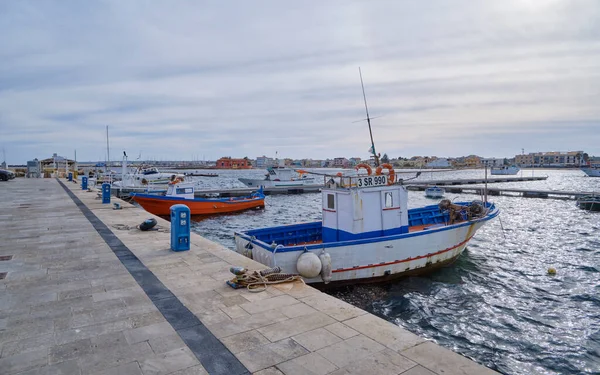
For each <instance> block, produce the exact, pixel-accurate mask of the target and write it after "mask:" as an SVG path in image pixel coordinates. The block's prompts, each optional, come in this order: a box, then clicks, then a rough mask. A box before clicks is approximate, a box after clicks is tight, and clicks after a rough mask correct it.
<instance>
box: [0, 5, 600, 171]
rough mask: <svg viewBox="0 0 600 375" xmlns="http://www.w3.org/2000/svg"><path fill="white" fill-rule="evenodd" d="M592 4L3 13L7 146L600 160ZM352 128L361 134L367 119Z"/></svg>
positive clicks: (65, 151)
mask: <svg viewBox="0 0 600 375" xmlns="http://www.w3.org/2000/svg"><path fill="white" fill-rule="evenodd" d="M599 20H600V1H596V0H589V1H585V0H573V1H560V0H503V1H471V0H464V1H460V0H455V1H399V0H391V1H349V0H340V1H294V2H291V1H197V0H189V1H184V0H181V1H180V0H173V1H150V0H145V1H142V0H139V1H138V0H127V1H122V0H114V1H100V0H97V1H79V0H56V1H51V0H35V1H34V0H19V1H17V0H14V1H12V0H7V1H0V147H2V148H4V149H5V151H6V157H7V162H8V163H9V164H13V163H23V162H24V161H26V160H28V159H32V158H34V157H38V158H45V157H49V156H50V155H51V154H52V153H53V152H56V153H58V154H59V155H64V156H68V157H72V156H73V155H74V150H75V149H76V150H77V159H78V160H104V158H105V155H106V136H105V131H106V126H107V125H108V126H109V132H110V144H111V147H110V148H111V151H110V152H111V159H118V158H119V155H120V154H121V153H122V151H123V150H126V151H127V153H128V154H129V155H130V157H131V156H132V157H131V159H135V158H137V157H138V156H139V155H140V154H141V155H142V158H143V159H158V160H160V159H200V160H201V159H207V160H208V159H212V160H214V159H216V158H219V157H221V156H226V155H229V156H233V157H244V156H249V157H251V158H254V157H256V156H260V155H263V154H264V155H270V156H274V155H275V151H278V154H279V156H280V157H291V158H328V157H329V158H333V157H337V156H346V157H351V156H358V157H363V158H366V157H368V152H367V150H368V149H369V145H370V144H369V143H370V142H369V134H368V129H367V126H366V123H364V122H360V121H359V120H361V119H364V118H365V113H364V104H363V101H362V100H363V99H362V93H361V88H360V79H359V75H358V67H359V66H360V67H361V69H362V72H363V78H364V81H365V88H366V94H367V100H368V104H369V110H370V113H371V116H373V117H376V116H381V117H379V118H376V119H374V120H373V134H374V137H375V143H376V146H377V149H378V151H379V152H381V153H388V154H389V155H390V156H391V157H397V156H412V155H438V156H460V155H468V154H478V155H481V156H486V157H504V156H514V155H515V154H517V153H520V152H521V148H524V149H525V152H533V151H552V150H557V151H558V150H560V151H568V150H584V151H586V152H588V153H590V154H592V155H600V21H599ZM357 121H358V122H357Z"/></svg>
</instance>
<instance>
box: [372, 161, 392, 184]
mask: <svg viewBox="0 0 600 375" xmlns="http://www.w3.org/2000/svg"><path fill="white" fill-rule="evenodd" d="M383 168H387V170H388V172H389V173H388V179H387V184H388V185H393V184H394V182H396V172H395V171H394V167H393V166H392V165H391V164H388V163H385V164H381V165H380V166H379V167H377V169H376V170H375V174H376V175H377V176H379V175H381V171H383ZM369 174H370V173H369Z"/></svg>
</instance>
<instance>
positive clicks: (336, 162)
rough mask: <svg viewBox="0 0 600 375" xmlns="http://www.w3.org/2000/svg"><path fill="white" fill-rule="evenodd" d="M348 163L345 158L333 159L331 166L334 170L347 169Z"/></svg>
mask: <svg viewBox="0 0 600 375" xmlns="http://www.w3.org/2000/svg"><path fill="white" fill-rule="evenodd" d="M349 163H350V161H349V160H348V159H346V158H335V159H333V166H334V167H336V168H348V164H349Z"/></svg>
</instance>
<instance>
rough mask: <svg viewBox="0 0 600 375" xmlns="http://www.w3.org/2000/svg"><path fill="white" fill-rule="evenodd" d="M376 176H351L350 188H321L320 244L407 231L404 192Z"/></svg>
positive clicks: (402, 189) (333, 186)
mask: <svg viewBox="0 0 600 375" xmlns="http://www.w3.org/2000/svg"><path fill="white" fill-rule="evenodd" d="M380 177H382V176H366V177H354V178H352V179H351V181H350V184H347V185H350V187H343V186H340V185H339V184H329V185H328V187H327V188H325V189H323V191H322V200H323V229H322V236H323V237H322V238H323V242H324V243H326V242H336V241H349V240H356V239H363V238H373V237H382V236H390V235H394V234H402V233H408V227H409V223H408V192H407V190H406V189H405V188H404V187H403V186H402V185H387V182H386V179H385V178H380ZM383 177H385V176H383ZM345 180H348V179H347V178H345ZM361 187H364V188H361Z"/></svg>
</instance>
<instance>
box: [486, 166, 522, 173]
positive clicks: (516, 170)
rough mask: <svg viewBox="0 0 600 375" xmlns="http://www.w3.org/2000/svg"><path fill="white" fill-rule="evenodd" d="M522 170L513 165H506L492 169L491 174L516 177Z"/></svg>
mask: <svg viewBox="0 0 600 375" xmlns="http://www.w3.org/2000/svg"><path fill="white" fill-rule="evenodd" d="M520 170H521V169H520V168H519V167H517V166H516V165H511V166H510V167H508V166H506V165H504V166H502V167H498V168H492V169H491V174H493V175H515V174H517V173H519V171H520Z"/></svg>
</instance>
